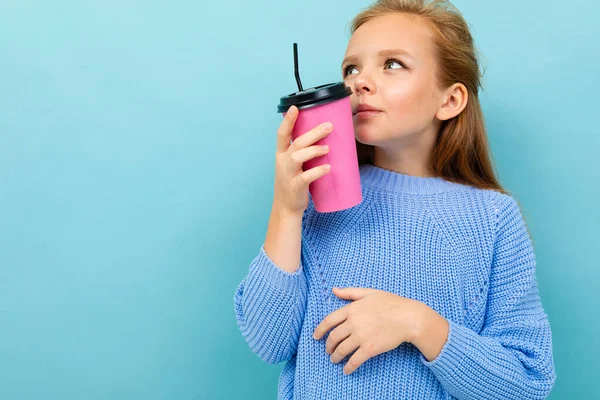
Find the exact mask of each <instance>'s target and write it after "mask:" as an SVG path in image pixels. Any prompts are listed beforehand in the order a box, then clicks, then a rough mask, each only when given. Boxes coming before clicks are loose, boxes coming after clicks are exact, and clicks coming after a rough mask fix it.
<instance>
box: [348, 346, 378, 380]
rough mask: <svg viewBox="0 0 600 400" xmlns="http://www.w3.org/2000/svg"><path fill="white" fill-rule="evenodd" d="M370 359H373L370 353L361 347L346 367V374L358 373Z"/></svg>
mask: <svg viewBox="0 0 600 400" xmlns="http://www.w3.org/2000/svg"><path fill="white" fill-rule="evenodd" d="M369 358H371V356H370V354H369V352H368V351H367V350H366V349H365V348H364V347H362V346H361V347H359V348H358V350H356V351H355V352H354V354H352V357H350V359H349V360H348V362H347V363H346V365H344V374H346V375H348V374H351V373H352V372H354V371H356V369H357V368H358V367H360V366H361V365H362V364H363V363H364V362H365V361H367V360H368V359H369Z"/></svg>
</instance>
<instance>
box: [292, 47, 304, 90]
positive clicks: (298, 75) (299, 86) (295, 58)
mask: <svg viewBox="0 0 600 400" xmlns="http://www.w3.org/2000/svg"><path fill="white" fill-rule="evenodd" d="M294 75H296V83H297V84H298V90H299V91H300V92H301V91H302V90H304V89H302V82H300V73H299V72H298V44H297V43H294Z"/></svg>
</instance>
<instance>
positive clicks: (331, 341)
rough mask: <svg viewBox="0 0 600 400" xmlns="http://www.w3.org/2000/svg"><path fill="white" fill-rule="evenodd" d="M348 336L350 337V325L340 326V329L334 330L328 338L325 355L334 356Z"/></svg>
mask: <svg viewBox="0 0 600 400" xmlns="http://www.w3.org/2000/svg"><path fill="white" fill-rule="evenodd" d="M348 336H350V328H349V327H348V324H341V325H338V327H337V328H335V329H334V330H332V331H331V333H330V334H329V336H328V337H327V342H326V343H325V353H327V354H333V353H334V352H335V350H336V349H337V347H338V346H339V344H340V343H341V342H342V340H346V339H347V338H348ZM342 358H343V357H342Z"/></svg>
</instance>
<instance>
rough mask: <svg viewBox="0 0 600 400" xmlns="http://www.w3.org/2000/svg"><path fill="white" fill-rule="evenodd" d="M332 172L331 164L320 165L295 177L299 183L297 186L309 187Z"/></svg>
mask: <svg viewBox="0 0 600 400" xmlns="http://www.w3.org/2000/svg"><path fill="white" fill-rule="evenodd" d="M330 171H331V165H330V164H322V165H318V166H316V167H314V168H311V169H309V170H308V171H304V172H303V173H301V174H300V175H298V176H296V177H294V178H293V179H295V180H296V181H297V182H296V184H300V185H309V184H310V183H312V182H314V181H316V180H317V179H319V178H321V177H322V176H324V175H326V174H328V173H329V172H330Z"/></svg>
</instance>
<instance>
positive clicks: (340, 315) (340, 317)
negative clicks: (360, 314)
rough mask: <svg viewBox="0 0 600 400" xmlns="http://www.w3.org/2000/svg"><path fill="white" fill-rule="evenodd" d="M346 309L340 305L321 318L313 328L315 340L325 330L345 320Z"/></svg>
mask: <svg viewBox="0 0 600 400" xmlns="http://www.w3.org/2000/svg"><path fill="white" fill-rule="evenodd" d="M346 311H347V309H346V308H345V307H342V308H339V309H337V310H335V311H334V312H332V313H331V314H329V315H327V316H326V317H325V318H323V321H321V323H320V324H319V325H317V327H316V328H315V331H314V333H313V338H314V339H316V340H319V339H321V337H322V336H323V335H324V334H325V332H327V331H328V330H330V329H331V328H333V327H334V326H336V325H339V324H341V323H342V322H344V321H345V320H346Z"/></svg>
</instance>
